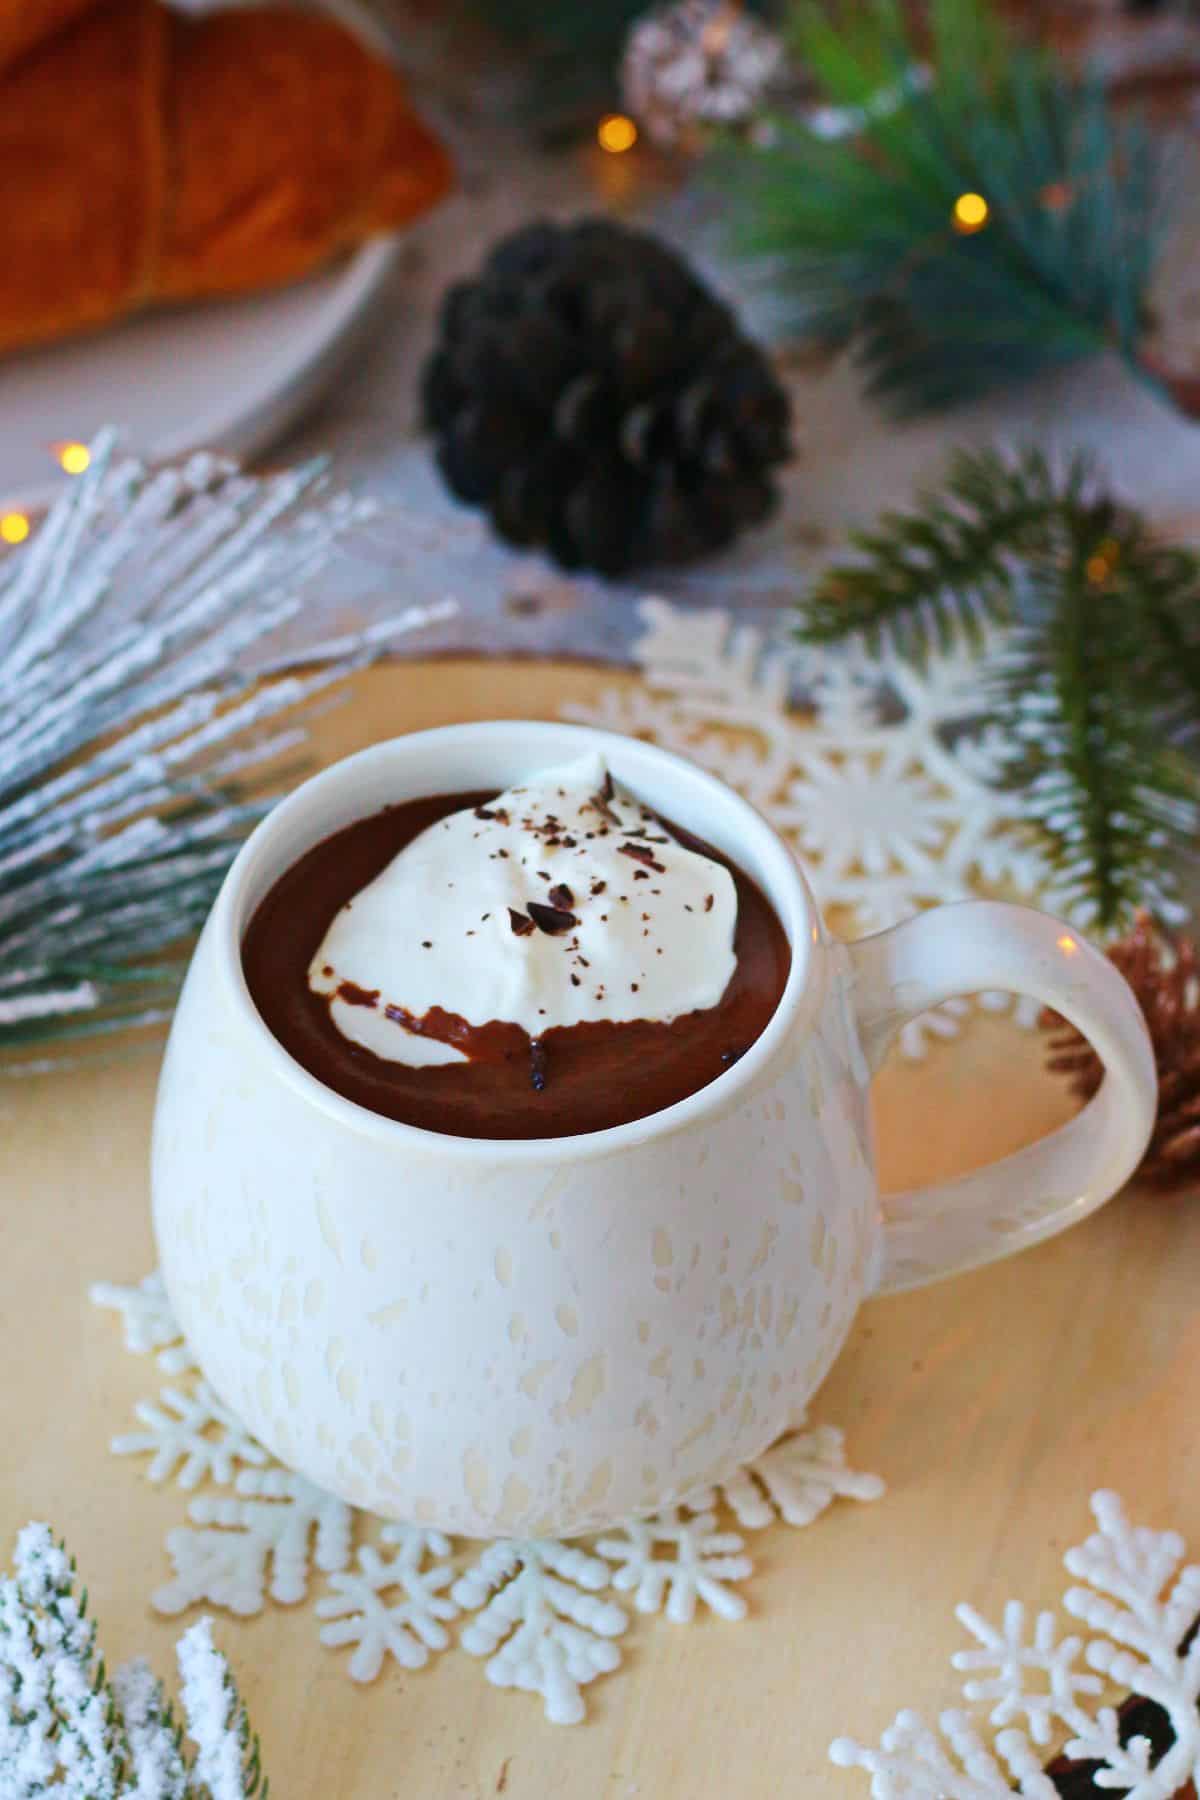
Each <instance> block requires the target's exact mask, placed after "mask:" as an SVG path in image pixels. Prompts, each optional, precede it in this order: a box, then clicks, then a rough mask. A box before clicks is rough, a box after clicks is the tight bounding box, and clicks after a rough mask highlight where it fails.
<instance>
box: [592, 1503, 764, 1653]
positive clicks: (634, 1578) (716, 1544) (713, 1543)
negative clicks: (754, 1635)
mask: <svg viewBox="0 0 1200 1800" xmlns="http://www.w3.org/2000/svg"><path fill="white" fill-rule="evenodd" d="M745 1548H746V1546H745V1545H744V1544H743V1542H742V1540H741V1538H740V1537H739V1536H738V1535H737V1533H736V1532H735V1531H718V1530H717V1516H716V1514H715V1513H714V1512H689V1511H688V1510H687V1509H685V1508H681V1507H671V1508H669V1509H668V1510H667V1511H666V1512H662V1513H658V1514H656V1516H655V1517H654V1518H652V1519H631V1520H629V1522H628V1523H627V1524H625V1525H623V1526H622V1527H621V1530H620V1532H619V1534H618V1535H616V1536H613V1537H602V1538H601V1539H600V1540H599V1541H598V1543H597V1545H596V1549H597V1550H598V1551H599V1553H600V1555H601V1556H603V1557H605V1558H607V1560H608V1561H609V1562H611V1563H615V1564H616V1573H615V1574H614V1576H613V1578H612V1583H613V1586H614V1588H616V1590H617V1592H618V1593H632V1595H633V1604H634V1605H635V1606H636V1607H637V1609H638V1611H639V1612H643V1613H649V1612H661V1613H665V1614H666V1616H667V1618H668V1619H672V1620H674V1622H675V1623H676V1624H677V1625H686V1624H688V1623H690V1621H691V1620H692V1619H693V1618H694V1617H695V1614H696V1607H697V1604H699V1603H701V1602H703V1604H704V1605H705V1606H707V1607H708V1609H709V1611H710V1612H714V1613H716V1614H717V1615H718V1616H719V1617H720V1618H722V1619H744V1618H745V1616H746V1602H745V1600H744V1599H743V1597H742V1595H741V1594H739V1593H736V1592H735V1591H734V1589H733V1588H732V1587H731V1586H730V1583H731V1582H735V1581H745V1580H746V1578H747V1577H748V1576H749V1575H751V1574H752V1573H753V1569H754V1565H753V1563H752V1562H751V1561H750V1558H749V1557H748V1556H746V1555H745V1554H744V1552H745Z"/></svg>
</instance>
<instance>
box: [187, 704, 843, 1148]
mask: <svg viewBox="0 0 1200 1800" xmlns="http://www.w3.org/2000/svg"><path fill="white" fill-rule="evenodd" d="M514 735H518V736H521V737H525V738H529V739H531V740H534V741H536V740H538V739H540V738H543V737H544V738H545V739H546V740H547V742H548V744H549V741H550V740H551V739H552V740H554V742H555V743H558V744H563V743H564V742H566V743H568V744H571V743H572V742H573V743H574V744H577V745H578V747H579V750H580V751H581V752H582V751H583V749H584V748H587V747H590V748H598V749H601V750H604V749H606V748H607V747H608V746H618V747H619V753H620V755H621V756H622V757H624V756H625V755H626V753H627V752H630V751H632V752H633V753H634V754H635V755H636V756H637V757H638V758H640V759H641V760H643V761H649V762H650V763H657V764H659V765H660V766H662V767H664V768H665V769H666V770H667V771H669V772H670V771H673V772H674V773H675V774H676V775H678V774H683V775H684V776H685V777H686V778H687V779H688V780H689V781H691V782H694V783H697V784H698V785H700V786H702V787H708V788H709V789H711V790H712V791H713V793H714V794H717V795H719V796H720V799H721V803H722V805H723V806H724V807H725V808H726V809H727V810H731V811H732V812H733V814H734V815H735V819H736V820H737V824H738V827H739V830H740V832H741V833H743V834H748V835H750V836H752V837H754V838H756V839H757V840H758V860H759V862H760V863H761V864H762V865H763V866H764V867H765V868H767V869H769V872H770V886H769V888H768V891H767V899H768V901H769V902H770V904H771V905H772V907H774V909H775V911H776V913H777V915H778V916H779V917H780V923H781V924H782V925H783V927H784V930H785V932H787V933H788V941H789V946H790V949H791V966H790V968H789V970H788V978H787V981H786V982H785V984H784V989H783V992H782V994H781V995H780V997H779V1000H778V1003H777V1005H776V1007H775V1010H774V1012H773V1013H772V1014H771V1017H770V1019H769V1020H768V1022H767V1024H766V1027H765V1028H764V1030H763V1031H762V1032H761V1033H760V1034H759V1036H758V1037H757V1038H756V1039H755V1041H754V1043H753V1044H752V1045H751V1047H750V1049H749V1050H747V1051H746V1053H745V1055H744V1056H742V1057H739V1059H738V1061H737V1062H736V1063H735V1064H734V1066H733V1067H732V1068H731V1069H729V1070H727V1071H725V1072H724V1073H723V1074H721V1075H719V1076H717V1077H716V1079H715V1080H713V1081H710V1082H708V1083H706V1085H705V1086H703V1087H700V1088H697V1089H695V1091H694V1092H692V1093H690V1094H687V1095H685V1096H684V1097H683V1099H682V1100H677V1101H675V1102H674V1103H673V1104H672V1105H671V1106H666V1107H662V1108H660V1109H659V1111H657V1112H653V1113H647V1114H646V1115H645V1116H644V1117H643V1118H639V1119H630V1120H628V1121H627V1122H626V1123H625V1124H623V1125H610V1126H606V1127H605V1128H604V1129H603V1130H600V1131H586V1132H573V1133H571V1134H570V1135H568V1136H564V1137H529V1138H488V1137H460V1136H457V1135H456V1134H455V1133H453V1132H444V1131H432V1130H429V1129H427V1128H426V1127H425V1126H421V1125H410V1124H408V1123H407V1122H406V1121H404V1120H402V1119H391V1118H388V1117H387V1116H386V1115H384V1114H383V1113H377V1112H374V1111H373V1110H372V1109H371V1108H370V1107H366V1106H362V1105H360V1104H359V1103H358V1101H356V1100H350V1099H347V1098H346V1096H345V1095H344V1094H339V1093H338V1092H337V1091H336V1090H335V1089H334V1088H331V1087H328V1086H327V1085H326V1084H325V1082H323V1081H321V1080H320V1079H319V1078H318V1077H317V1076H316V1075H313V1074H312V1073H310V1071H309V1070H308V1069H306V1068H305V1067H304V1066H303V1064H302V1063H300V1062H298V1061H297V1060H296V1058H295V1057H294V1056H293V1055H292V1053H291V1052H290V1051H289V1050H288V1049H287V1048H286V1047H285V1046H284V1045H283V1044H282V1043H281V1042H280V1041H279V1039H278V1038H277V1037H276V1036H275V1034H274V1033H273V1032H272V1031H271V1029H270V1027H269V1026H268V1025H267V1023H266V1020H265V1019H264V1018H263V1016H262V1014H261V1013H260V1012H259V1010H258V1008H257V1006H256V1005H255V1004H254V1000H253V997H252V996H251V993H250V990H249V987H248V986H247V983H246V978H245V972H244V970H243V967H242V930H239V918H238V915H239V912H240V910H241V902H242V899H243V896H244V892H245V889H246V887H247V885H248V883H249V882H250V881H251V879H252V878H253V876H254V874H255V873H256V872H257V867H258V865H259V863H260V862H261V860H262V859H263V857H264V855H265V854H267V853H268V852H269V850H270V848H271V846H272V842H273V840H274V839H275V838H277V837H278V836H280V835H281V834H282V833H283V832H285V831H286V829H287V828H288V826H289V825H290V824H291V823H292V822H293V821H294V819H295V818H296V816H297V815H298V814H299V815H301V816H302V815H303V814H304V812H305V810H306V808H307V807H308V806H309V805H310V804H311V802H312V800H313V798H314V796H315V795H316V794H317V793H318V792H319V791H320V790H321V789H330V788H336V787H339V786H341V785H342V784H343V783H345V782H346V781H347V780H348V779H351V780H352V779H353V772H354V771H355V770H361V769H363V768H364V766H366V765H368V764H371V763H374V762H376V761H378V760H381V759H382V758H384V757H386V756H388V755H392V756H394V755H395V754H396V752H397V749H398V747H399V746H405V747H408V746H412V747H413V748H414V749H415V750H418V751H420V750H428V749H431V748H436V747H437V744H438V741H439V740H441V741H442V742H445V741H447V740H451V739H452V740H454V741H455V742H456V743H461V742H462V741H463V740H464V739H466V740H468V741H473V742H475V743H477V744H478V745H479V746H480V748H481V749H483V748H484V747H485V746H486V745H487V744H488V742H489V741H495V740H497V739H511V738H512V737H513V736H514ZM551 755H553V751H552V750H551ZM537 766H538V765H536V764H534V765H532V767H537ZM543 766H544V765H543ZM412 797H414V798H415V797H417V796H412ZM651 804H654V801H653V798H652V799H651ZM364 816H367V815H364ZM326 835H328V833H327V834H326ZM318 842H320V838H319V837H315V836H314V837H313V838H312V839H311V842H310V843H308V844H306V845H305V846H304V848H302V849H300V850H296V851H294V852H293V853H292V854H291V856H290V858H289V860H288V862H287V863H286V864H285V865H284V866H283V868H281V869H280V870H279V871H278V872H277V873H276V874H275V875H274V876H273V877H272V884H273V882H274V881H277V880H278V879H279V878H280V876H281V875H282V874H284V873H285V871H286V869H287V868H290V867H292V866H293V864H294V863H295V862H296V861H297V860H298V858H299V857H300V856H303V855H304V854H305V850H307V849H310V848H311V847H312V845H313V844H315V843H318ZM763 885H764V886H765V885H766V884H763ZM779 890H783V891H784V892H785V893H786V895H787V898H788V900H789V901H790V903H791V912H792V916H791V917H790V918H788V917H787V916H785V909H784V908H783V907H781V906H780V904H779V900H778V891H779ZM266 891H269V889H268V890H266ZM248 923H249V921H248V919H247V920H246V921H244V922H243V926H242V929H243V930H244V925H245V924H248ZM207 929H208V930H210V931H211V932H212V934H213V937H214V950H215V955H216V966H217V971H218V973H219V976H220V978H221V980H222V981H223V982H224V985H225V988H226V991H227V998H228V999H229V1000H230V1001H231V1002H232V1004H233V1006H234V1008H235V1010H236V1011H238V1012H240V1013H241V1014H242V1015H243V1017H244V1019H245V1021H246V1022H247V1023H248V1024H249V1027H250V1029H251V1031H252V1032H253V1033H255V1034H256V1036H257V1041H258V1044H259V1047H260V1049H261V1050H262V1052H263V1053H264V1054H265V1055H266V1056H267V1057H268V1059H269V1062H270V1064H271V1065H272V1067H273V1069H274V1071H275V1073H276V1074H278V1075H279V1076H281V1077H282V1079H283V1080H285V1081H286V1082H287V1084H288V1085H289V1086H290V1087H291V1088H293V1089H294V1090H296V1091H297V1092H298V1093H299V1095H300V1097H301V1098H302V1099H304V1100H307V1101H308V1102H309V1103H310V1104H315V1105H316V1106H317V1107H318V1108H320V1109H321V1110H322V1111H324V1112H326V1113H328V1114H330V1115H331V1116H332V1117H334V1118H335V1119H337V1120H338V1121H340V1122H341V1123H342V1124H343V1125H344V1126H347V1127H349V1128H350V1129H352V1130H354V1131H356V1132H358V1133H359V1134H364V1135H368V1136H374V1137H382V1138H383V1139H385V1140H390V1141H392V1142H395V1143H396V1144H397V1145H400V1146H402V1145H404V1144H406V1143H407V1144H408V1145H410V1147H412V1148H413V1149H419V1150H421V1151H423V1152H425V1153H430V1152H440V1153H442V1154H453V1155H455V1156H457V1157H462V1156H464V1155H466V1156H468V1157H470V1158H472V1159H474V1160H483V1161H487V1162H489V1163H495V1162H497V1161H504V1162H521V1161H526V1162H545V1161H546V1160H547V1158H553V1159H555V1160H561V1159H563V1158H568V1157H569V1158H571V1159H572V1160H575V1159H579V1158H582V1157H588V1158H590V1157H594V1156H602V1155H606V1154H612V1153H614V1152H617V1151H620V1150H627V1149H632V1148H634V1147H635V1146H637V1145H640V1144H643V1143H645V1142H647V1141H648V1140H650V1139H653V1138H657V1137H666V1136H669V1135H671V1134H673V1133H674V1132H675V1131H678V1130H681V1129H683V1128H685V1127H687V1126H689V1125H693V1124H696V1123H698V1122H699V1121H700V1120H701V1119H702V1118H703V1116H704V1115H705V1113H707V1112H709V1111H711V1110H712V1108H713V1106H714V1105H715V1104H717V1103H720V1104H721V1106H722V1107H724V1106H725V1104H726V1103H727V1102H730V1101H733V1100H735V1099H736V1098H737V1097H738V1096H739V1095H740V1094H742V1093H743V1091H744V1090H745V1089H746V1088H747V1087H749V1086H750V1085H751V1084H752V1083H753V1081H754V1080H755V1078H756V1076H757V1075H758V1073H759V1071H760V1070H761V1069H762V1068H763V1067H764V1066H765V1065H766V1064H767V1063H768V1062H769V1061H770V1059H771V1058H772V1057H773V1056H774V1055H775V1054H776V1052H777V1051H778V1049H779V1048H780V1046H781V1044H782V1043H783V1041H784V1039H785V1038H786V1037H787V1036H788V1035H789V1034H790V1033H791V1031H792V1029H793V1027H794V1025H795V1024H796V1021H797V1017H798V1015H799V1013H800V1011H801V1010H802V1007H803V1003H804V1002H805V1000H806V998H807V997H808V994H809V989H810V986H811V976H812V974H813V970H814V963H815V959H814V957H813V954H812V953H813V950H814V949H815V948H816V947H817V946H818V945H819V943H820V942H821V940H822V925H821V921H820V915H819V914H818V912H817V907H816V903H815V901H814V899H813V896H812V892H811V890H810V888H809V886H808V883H807V880H806V879H805V875H804V871H803V869H802V867H801V865H800V863H799V861H798V860H797V859H796V857H795V856H794V855H793V853H792V852H791V850H790V849H789V848H788V846H787V845H786V844H785V843H784V841H783V839H782V838H781V837H780V835H779V833H778V832H777V831H776V830H775V828H774V826H773V825H771V824H770V823H769V822H768V821H767V820H766V819H765V818H764V817H763V815H762V814H761V813H760V812H759V811H758V809H757V808H756V807H754V806H752V805H751V804H750V802H749V801H748V800H746V799H744V798H743V796H742V795H741V794H739V793H737V791H736V790H735V789H734V788H732V787H730V786H729V784H728V783H727V782H724V781H722V780H721V779H720V778H719V777H718V776H716V775H713V774H711V773H710V772H709V771H708V770H707V769H704V768H702V767H701V765H700V764H699V763H696V762H694V761H692V760H691V758H689V757H686V756H681V755H679V754H678V753H677V752H675V751H672V750H665V749H663V748H662V747H661V746H660V745H658V744H650V743H647V742H646V741H645V740H644V739H641V738H636V737H632V736H629V735H627V734H625V733H622V732H618V731H607V730H605V729H603V728H602V727H593V726H590V725H582V724H571V723H567V724H560V723H559V722H557V721H552V720H527V719H489V720H471V721H468V722H465V723H463V724H459V725H439V726H433V727H431V728H430V729H427V730H424V731H412V732H405V733H402V734H400V735H399V736H397V737H394V738H385V739H383V740H381V741H380V742H379V743H375V744H369V745H367V746H366V747H365V748H364V749H362V750H357V751H353V752H352V753H351V754H350V755H349V756H344V757H340V758H339V759H338V760H337V761H336V762H333V763H330V764H329V765H328V766H327V767H325V768H323V769H319V770H318V771H317V772H316V773H315V774H313V775H310V776H309V777H308V778H307V779H306V780H304V781H302V782H301V783H300V785H299V786H298V787H296V788H293V789H292V791H291V792H290V793H289V794H286V795H285V796H284V797H283V798H282V799H281V800H279V801H278V802H277V804H276V805H274V806H273V807H272V808H271V810H270V812H269V813H268V814H267V815H266V816H265V818H263V819H261V820H260V821H259V823H258V824H257V825H256V826H255V828H254V830H253V831H252V832H251V834H250V836H249V837H248V838H247V839H246V842H245V843H244V844H243V845H242V847H241V849H240V850H239V851H238V854H237V856H236V857H235V858H234V861H233V862H232V864H231V865H230V867H229V870H228V872H227V874H226V876H225V880H224V882H223V883H222V886H221V890H220V892H219V894H218V895H217V899H216V901H215V902H214V905H213V908H212V912H211V914H210V916H209V922H208V927H207Z"/></svg>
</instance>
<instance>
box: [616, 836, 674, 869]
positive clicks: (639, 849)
mask: <svg viewBox="0 0 1200 1800" xmlns="http://www.w3.org/2000/svg"><path fill="white" fill-rule="evenodd" d="M617 855H618V856H632V858H633V860H634V862H640V863H645V865H646V867H647V868H648V869H655V870H657V872H658V873H659V874H660V875H665V874H666V872H667V865H666V864H665V863H660V862H659V861H658V858H657V857H656V856H655V854H654V852H653V850H651V848H650V846H649V845H648V844H630V843H625V844H620V845H618V847H617Z"/></svg>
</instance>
